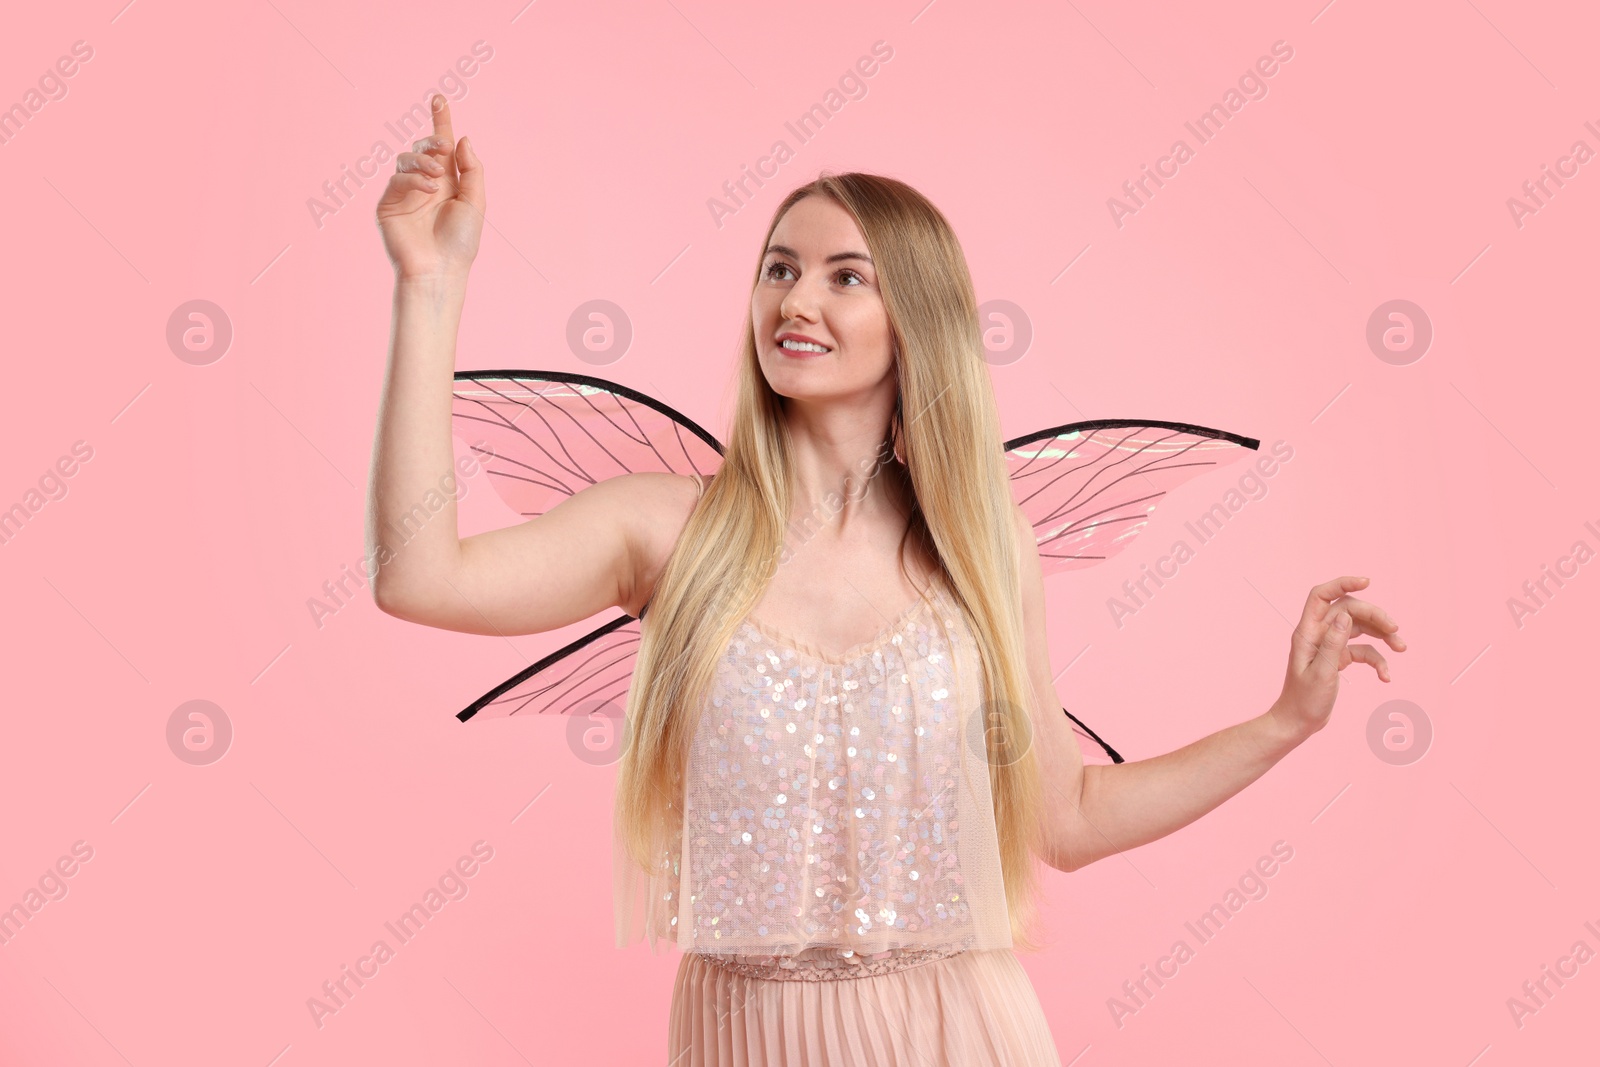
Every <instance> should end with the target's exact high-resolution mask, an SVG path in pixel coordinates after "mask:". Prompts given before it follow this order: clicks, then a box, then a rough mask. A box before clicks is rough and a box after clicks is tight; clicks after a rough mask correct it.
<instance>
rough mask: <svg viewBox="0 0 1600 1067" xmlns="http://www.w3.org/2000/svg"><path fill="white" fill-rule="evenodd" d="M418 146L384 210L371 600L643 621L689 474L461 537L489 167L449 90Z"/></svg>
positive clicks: (634, 477) (430, 619) (413, 612)
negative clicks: (384, 347) (467, 401)
mask: <svg viewBox="0 0 1600 1067" xmlns="http://www.w3.org/2000/svg"><path fill="white" fill-rule="evenodd" d="M412 149H413V150H412V151H410V152H402V153H400V155H399V157H398V158H397V160H396V162H395V174H394V176H393V177H391V178H390V180H389V185H388V187H387V188H386V189H385V190H384V193H383V196H382V197H381V198H380V199H379V201H378V207H377V217H378V218H377V221H378V227H379V229H380V230H381V231H382V234H383V243H384V248H385V250H386V251H387V252H388V254H389V258H390V260H391V261H392V262H393V264H394V270H395V289H394V311H393V321H392V326H391V330H392V333H391V340H390V348H389V362H388V368H387V370H386V372H385V374H384V382H383V397H382V402H381V404H380V407H379V410H378V425H377V435H376V440H375V441H374V444H373V455H372V471H371V478H370V483H369V493H368V509H367V551H368V555H369V557H370V558H372V559H373V560H374V561H375V563H376V568H377V571H376V574H375V575H374V577H373V581H372V590H373V596H374V598H375V599H376V601H377V603H378V606H379V608H381V609H382V610H383V611H384V612H386V613H388V614H390V615H394V616H396V617H398V618H403V619H406V620H409V621H411V622H418V623H422V624H424V625H428V626H437V627H441V628H443V629H447V630H460V631H464V632H467V633H481V634H507V635H509V634H527V633H542V632H544V631H546V630H553V629H557V628H559V627H562V626H566V625H568V624H570V623H573V622H577V621H579V620H581V619H586V618H588V617H590V616H591V615H594V614H595V613H596V612H599V611H601V610H604V609H605V608H607V607H610V606H624V607H626V608H628V610H630V612H632V613H635V614H636V613H637V609H638V607H639V606H640V604H641V603H642V601H643V600H644V599H645V598H646V597H647V596H648V595H649V588H648V587H649V586H650V585H651V584H653V582H654V579H655V575H656V574H658V573H659V570H660V567H661V566H662V564H663V563H664V561H665V558H666V553H668V552H670V551H671V547H672V544H673V543H675V540H676V537H675V534H676V531H677V530H680V529H681V528H682V524H683V521H684V520H685V519H687V517H688V512H689V510H690V508H692V506H693V504H694V500H695V498H696V494H697V489H696V487H695V485H694V483H693V482H692V481H691V480H689V479H687V478H681V477H677V476H674V475H667V474H630V475H623V476H621V477H618V478H611V479H607V480H605V481H602V482H598V483H596V484H594V485H592V486H589V487H588V488H586V489H583V490H581V491H580V492H578V493H575V494H574V495H573V496H572V497H570V498H569V499H567V500H564V501H562V502H561V504H559V505H558V506H556V507H554V508H551V509H550V510H549V511H548V512H546V513H545V514H543V515H540V516H538V517H536V518H533V519H530V520H528V521H527V522H524V523H520V524H518V525H516V526H510V527H506V528H504V529H500V530H491V531H488V532H486V533H482V534H477V535H474V536H472V537H469V538H466V539H465V540H462V539H461V538H460V537H459V534H458V531H457V527H456V501H455V495H454V494H455V492H456V490H457V486H456V482H455V480H454V478H455V474H456V472H455V471H454V470H453V469H452V468H453V459H454V455H453V447H452V443H451V430H450V420H451V401H452V393H453V388H454V375H455V349H456V335H457V331H458V329H459V327H460V324H461V312H462V308H463V306H464V304H465V302H466V293H467V274H468V272H469V270H470V268H471V266H472V261H473V259H474V258H475V257H476V256H477V253H478V243H479V239H480V237H481V236H482V233H483V219H484V209H485V204H486V201H485V197H484V173H483V163H482V161H481V160H480V159H479V158H478V154H477V152H476V151H475V150H474V147H473V145H472V144H471V143H470V142H469V141H468V139H467V138H465V137H463V138H461V140H460V142H459V143H458V142H457V141H456V140H455V134H454V131H453V130H452V128H451V120H450V105H449V103H448V102H447V101H446V100H445V99H444V97H442V96H436V97H434V100H433V134H432V135H431V136H429V137H427V138H425V139H423V140H421V141H418V142H416V143H415V144H413V145H412ZM441 486H446V487H448V488H449V489H450V492H449V493H445V494H440V492H439V489H440V487H441ZM440 495H444V497H445V500H444V504H443V506H442V507H438V506H437V504H438V500H437V498H438V496H440Z"/></svg>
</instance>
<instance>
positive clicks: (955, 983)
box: [667, 949, 1061, 1067]
mask: <svg viewBox="0 0 1600 1067" xmlns="http://www.w3.org/2000/svg"><path fill="white" fill-rule="evenodd" d="M773 960H776V957H750V956H741V957H736V958H728V957H715V956H708V955H704V954H701V953H697V952H687V953H684V955H683V958H682V960H681V961H680V962H679V964H678V974H677V978H676V979H675V980H674V982H673V987H672V1009H671V1014H670V1016H669V1019H668V1024H667V1063H668V1064H669V1067H991V1065H993V1067H1060V1063H1061V1059H1060V1057H1059V1056H1058V1055H1057V1054H1056V1046H1055V1040H1054V1039H1053V1038H1052V1037H1051V1035H1050V1026H1049V1024H1048V1023H1047V1022H1046V1021H1045V1017H1044V1010H1043V1008H1042V1007H1040V1004H1039V997H1038V994H1037V993H1035V992H1034V988H1033V983H1032V982H1030V981H1029V980H1028V973H1027V972H1026V971H1024V970H1023V969H1022V964H1021V963H1020V962H1019V961H1018V960H1017V957H1016V955H1015V954H1014V953H1013V952H1012V950H1011V949H991V950H986V951H969V952H958V953H955V954H953V955H948V954H942V953H927V952H905V953H897V954H894V955H891V956H889V957H888V958H885V959H870V958H869V959H864V960H863V959H858V960H854V961H848V960H838V959H837V958H836V956H835V955H834V954H833V953H830V952H828V951H827V950H823V951H822V952H818V951H817V950H811V951H808V952H805V953H801V955H800V956H799V957H795V958H792V959H791V960H790V961H787V965H785V966H779V965H778V964H777V963H776V962H766V961H773ZM795 964H798V966H796V965H795ZM830 964H831V965H830Z"/></svg>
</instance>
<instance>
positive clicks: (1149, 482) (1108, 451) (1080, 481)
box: [1005, 419, 1261, 763]
mask: <svg viewBox="0 0 1600 1067" xmlns="http://www.w3.org/2000/svg"><path fill="white" fill-rule="evenodd" d="M1260 447H1261V442H1260V441H1258V440H1256V439H1255V438H1253V437H1241V436H1240V435H1238V434H1233V433H1228V432H1227V431H1225V430H1213V429H1211V428H1210V427H1207V426H1193V425H1190V424H1188V423H1181V422H1159V421H1155V420H1149V419H1095V420H1092V421H1088V422H1074V423H1069V424H1067V425H1065V426H1056V427H1053V428H1051V429H1048V430H1040V431H1038V432H1037V433H1031V434H1026V435H1024V436H1022V437H1018V438H1016V439H1015V440H1012V441H1007V442H1006V444H1005V451H1006V463H1007V466H1008V467H1009V468H1010V472H1011V489H1012V495H1013V496H1014V497H1015V499H1016V501H1017V503H1018V504H1019V505H1020V506H1021V507H1022V510H1023V513H1024V514H1026V515H1027V516H1028V520H1029V521H1030V522H1031V523H1032V524H1033V529H1034V536H1035V538H1036V539H1037V540H1038V543H1039V563H1040V566H1041V568H1042V569H1043V570H1044V573H1045V574H1056V573H1059V572H1061V571H1067V570H1073V569H1076V568H1082V567H1092V566H1094V565H1096V564H1098V563H1103V562H1105V561H1106V560H1108V559H1110V558H1111V557H1112V556H1115V555H1116V554H1117V553H1119V552H1121V551H1122V550H1123V549H1125V548H1127V547H1128V545H1129V544H1130V543H1131V542H1132V541H1133V539H1134V538H1135V537H1137V536H1138V534H1139V531H1140V530H1142V529H1144V527H1145V525H1146V524H1147V523H1149V521H1150V516H1151V515H1152V514H1153V513H1154V512H1155V510H1156V508H1157V507H1158V506H1159V505H1160V503H1161V502H1162V501H1163V500H1164V499H1166V495H1167V493H1168V492H1169V491H1171V490H1172V489H1175V488H1177V487H1178V486H1180V485H1182V484H1183V483H1185V482H1187V481H1189V480H1190V479H1191V478H1194V477H1197V476H1199V475H1201V474H1206V473H1210V472H1211V471H1213V470H1215V469H1216V468H1218V467H1222V466H1226V465H1228V464H1231V463H1234V462H1236V461H1238V460H1239V459H1241V458H1242V457H1244V456H1245V455H1247V454H1248V453H1247V451H1246V450H1247V449H1258V448H1260ZM1062 710H1063V711H1066V709H1065V708H1063V709H1062ZM1067 717H1068V718H1069V719H1071V720H1072V722H1073V724H1074V725H1073V732H1074V733H1075V734H1076V735H1077V737H1078V744H1079V748H1080V749H1082V751H1083V757H1084V762H1085V763H1122V762H1124V760H1123V758H1122V756H1121V755H1120V754H1119V753H1118V752H1117V751H1116V749H1114V748H1112V747H1111V746H1110V745H1108V744H1106V742H1104V741H1103V740H1101V739H1100V737H1099V735H1098V734H1096V733H1095V732H1094V731H1093V730H1091V729H1089V727H1088V726H1087V725H1086V724H1084V723H1083V722H1082V721H1081V720H1080V719H1078V718H1077V717H1076V716H1074V715H1073V714H1072V713H1071V712H1070V711H1068V712H1067Z"/></svg>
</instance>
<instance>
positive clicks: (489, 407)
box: [453, 371, 1260, 763]
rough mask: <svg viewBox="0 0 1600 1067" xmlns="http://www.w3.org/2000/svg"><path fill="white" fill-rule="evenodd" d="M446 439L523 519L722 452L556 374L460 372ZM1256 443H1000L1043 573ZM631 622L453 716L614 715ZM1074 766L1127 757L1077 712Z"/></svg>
mask: <svg viewBox="0 0 1600 1067" xmlns="http://www.w3.org/2000/svg"><path fill="white" fill-rule="evenodd" d="M455 383H456V384H455V397H454V402H453V415H454V420H453V421H454V427H455V431H456V433H457V434H458V435H459V436H461V437H462V438H464V439H465V440H467V441H468V442H470V447H471V448H472V449H473V450H474V451H475V452H477V453H479V455H480V456H483V457H484V467H485V470H486V471H487V473H488V474H489V476H490V484H492V485H493V486H494V487H495V491H496V493H498V494H499V496H500V497H501V499H502V500H504V501H505V502H506V504H507V505H509V506H510V507H511V508H512V510H514V511H516V512H517V513H518V514H521V515H523V516H525V517H529V518H531V517H533V516H535V515H540V514H543V513H544V512H545V511H548V510H549V508H550V507H552V506H554V504H555V503H559V501H560V498H562V497H567V496H571V495H572V494H573V493H576V492H578V491H579V490H580V489H582V488H584V487H585V486H588V485H592V484H594V483H595V482H598V481H601V480H603V479H605V478H611V477H615V476H617V475H619V474H626V473H631V472H635V471H644V470H653V471H669V472H673V473H679V474H688V473H696V474H709V473H714V472H715V470H716V468H717V467H719V466H720V465H721V457H722V452H723V448H722V445H721V444H720V442H718V441H717V439H716V438H715V437H713V436H712V435H711V434H710V433H708V432H707V431H705V430H704V429H703V428H701V427H700V426H698V425H697V424H696V423H695V422H694V421H693V420H692V419H690V418H688V417H687V416H686V415H684V414H682V413H681V412H678V411H676V410H674V409H673V408H671V407H669V406H668V405H666V404H664V403H662V402H661V401H659V400H657V399H655V398H654V397H651V396H648V395H646V394H644V393H641V392H638V391H637V390H634V389H630V388H628V387H627V386H624V385H619V384H617V383H615V382H610V381H606V380H605V379H603V378H595V377H592V376H590V375H584V374H570V373H566V372H562V371H461V372H458V373H457V374H456V376H455ZM1258 447H1260V442H1259V441H1256V440H1254V439H1252V438H1247V437H1240V436H1239V435H1237V434H1231V433H1227V432H1225V431H1222V430H1213V429H1210V428H1208V427H1204V426H1193V425H1189V424H1185V423H1172V422H1159V421H1153V420H1128V419H1099V420H1093V421H1088V422H1077V423H1070V424H1068V425H1064V426H1057V427H1053V428H1050V429H1046V430H1040V431H1038V432H1036V433H1032V434H1027V435H1025V436H1023V437H1019V438H1016V439H1015V440H1012V441H1008V442H1006V443H1005V445H1004V448H1005V453H1006V460H1007V465H1008V469H1009V473H1010V477H1011V485H1012V489H1013V494H1014V496H1015V497H1016V499H1017V502H1018V503H1019V504H1020V505H1021V506H1022V508H1023V510H1024V513H1025V514H1026V515H1027V516H1028V517H1029V520H1030V521H1031V522H1032V524H1033V527H1034V530H1035V533H1036V536H1037V538H1038V542H1039V551H1040V557H1041V563H1042V565H1043V569H1044V571H1045V573H1046V574H1051V573H1055V572H1058V571H1062V570H1069V569H1072V568H1074V567H1086V566H1093V565H1094V564H1097V563H1101V562H1104V561H1105V560H1106V559H1109V558H1110V557H1111V556H1113V555H1116V554H1117V553H1118V552H1120V551H1121V550H1122V549H1123V548H1125V547H1126V546H1127V544H1128V543H1129V542H1130V541H1131V540H1132V539H1133V538H1134V537H1135V536H1136V535H1137V534H1138V532H1139V530H1140V529H1142V528H1143V527H1144V526H1145V524H1146V523H1148V521H1149V517H1150V515H1151V513H1153V512H1154V510H1155V508H1156V506H1157V504H1158V503H1159V502H1160V500H1161V499H1162V498H1163V497H1164V496H1165V494H1166V493H1167V491H1169V490H1170V489H1173V488H1175V487H1177V486H1178V485H1181V484H1182V483H1183V482H1185V481H1187V480H1189V479H1190V478H1192V477H1194V476H1195V475H1197V474H1200V473H1203V472H1204V471H1206V470H1207V469H1209V468H1212V467H1216V466H1219V465H1222V464H1225V463H1229V462H1232V461H1233V460H1235V459H1237V458H1238V457H1239V456H1241V455H1243V451H1242V450H1243V449H1245V448H1249V449H1255V448H1258ZM639 640H640V632H639V620H638V619H637V618H635V617H633V616H631V615H627V614H622V615H619V616H616V617H614V618H612V619H611V620H610V621H608V622H606V623H604V624H602V625H601V626H599V627H597V628H596V629H594V630H592V631H590V632H589V633H587V634H584V635H583V636H582V637H579V638H578V639H577V640H575V641H573V642H571V643H570V644H568V645H566V646H565V647H563V648H560V649H557V650H556V651H555V652H552V653H550V654H549V655H547V656H545V657H543V658H542V659H540V660H539V661H538V662H537V663H534V664H532V665H531V666H529V667H527V668H526V669H524V670H522V671H519V672H518V673H516V674H514V675H512V676H511V677H510V678H508V679H506V680H505V681H504V682H502V683H500V684H499V685H497V686H495V687H494V688H493V689H491V690H489V691H488V692H487V693H485V694H484V695H483V696H481V697H479V698H478V699H477V700H475V701H473V702H472V703H471V704H469V705H468V706H467V707H466V708H465V709H463V710H462V711H460V712H458V713H457V715H456V717H457V718H458V719H460V720H461V721H463V722H465V721H467V720H468V719H472V718H474V717H477V718H500V717H507V716H512V715H521V714H533V715H547V714H569V715H570V714H591V713H592V712H593V711H594V710H595V709H597V708H600V707H603V706H605V705H610V706H611V708H612V715H613V717H614V718H615V717H618V715H619V714H620V713H618V712H616V710H615V709H616V708H618V707H620V706H621V704H622V702H623V699H624V697H625V696H626V694H627V691H628V686H629V684H630V682H631V681H632V678H633V670H634V664H635V662H636V658H637V653H638V647H639ZM1062 711H1063V712H1064V713H1065V714H1066V716H1067V718H1069V719H1071V720H1072V723H1073V732H1074V733H1075V734H1076V736H1077V737H1078V740H1079V746H1080V748H1081V749H1082V751H1083V754H1084V759H1085V761H1086V762H1090V763H1107V762H1112V763H1121V762H1124V761H1123V757H1122V755H1121V754H1120V753H1118V752H1117V751H1116V750H1115V749H1114V748H1112V747H1111V746H1110V745H1109V744H1107V743H1106V742H1105V741H1104V740H1102V739H1101V738H1100V736H1099V735H1098V734H1097V733H1096V732H1095V731H1094V730H1093V729H1091V728H1090V727H1089V726H1088V725H1087V724H1086V723H1084V722H1083V721H1082V720H1081V719H1079V718H1078V717H1077V716H1075V715H1073V714H1072V713H1071V712H1070V711H1067V710H1066V709H1065V708H1063V709H1062Z"/></svg>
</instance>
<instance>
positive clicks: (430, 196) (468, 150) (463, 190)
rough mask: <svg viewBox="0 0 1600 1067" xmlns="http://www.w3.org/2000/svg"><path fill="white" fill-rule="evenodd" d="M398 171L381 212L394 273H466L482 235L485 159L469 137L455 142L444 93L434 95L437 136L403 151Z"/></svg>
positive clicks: (403, 275)
mask: <svg viewBox="0 0 1600 1067" xmlns="http://www.w3.org/2000/svg"><path fill="white" fill-rule="evenodd" d="M394 170H395V173H394V176H393V177H391V178H390V179H389V185H388V187H387V188H386V189H384V191H383V196H382V197H380V198H379V199H378V208H377V214H378V229H379V230H381V231H382V232H383V247H384V250H385V251H387V252H388V253H389V259H390V260H391V261H393V263H394V269H395V275H396V277H398V278H420V277H428V276H439V275H450V274H460V275H464V274H465V273H466V272H467V270H468V268H470V267H471V266H472V261H473V259H474V258H475V257H476V256H477V254H478V241H479V238H480V237H481V236H482V234H483V212H484V207H485V200H484V189H483V161H482V160H480V159H479V158H478V153H477V152H475V151H473V146H472V145H471V144H470V143H469V142H468V141H467V138H465V137H463V138H461V141H460V143H459V144H458V143H456V140H455V133H454V131H453V130H452V129H451V127H450V103H449V101H447V100H445V98H444V97H442V96H438V95H435V96H434V97H433V134H432V135H431V136H429V137H425V138H423V139H422V140H420V141H416V142H413V143H412V145H411V151H409V152H401V153H400V155H399V156H398V157H397V158H396V159H395V165H394Z"/></svg>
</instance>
